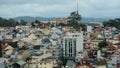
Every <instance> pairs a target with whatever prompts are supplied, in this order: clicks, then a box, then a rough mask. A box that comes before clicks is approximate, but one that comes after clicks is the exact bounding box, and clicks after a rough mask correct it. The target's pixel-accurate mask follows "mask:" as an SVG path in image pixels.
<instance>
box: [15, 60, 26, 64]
mask: <svg viewBox="0 0 120 68" xmlns="http://www.w3.org/2000/svg"><path fill="white" fill-rule="evenodd" d="M25 63H26V62H25V61H22V60H21V61H18V62H17V64H19V65H23V64H25Z"/></svg>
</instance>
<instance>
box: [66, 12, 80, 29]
mask: <svg viewBox="0 0 120 68" xmlns="http://www.w3.org/2000/svg"><path fill="white" fill-rule="evenodd" d="M68 18H69V19H70V20H69V24H68V25H69V26H72V27H73V28H75V29H76V30H79V27H80V23H79V22H80V20H81V19H82V17H81V15H80V14H79V13H78V12H72V13H71V14H70V16H69V17H68Z"/></svg>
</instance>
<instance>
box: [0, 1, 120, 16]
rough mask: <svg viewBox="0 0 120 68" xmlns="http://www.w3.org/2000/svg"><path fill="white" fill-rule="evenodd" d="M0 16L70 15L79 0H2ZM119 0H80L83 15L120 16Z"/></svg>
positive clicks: (80, 9)
mask: <svg viewBox="0 0 120 68" xmlns="http://www.w3.org/2000/svg"><path fill="white" fill-rule="evenodd" d="M0 1H1V2H0V8H1V10H0V17H5V18H10V17H18V16H34V17H37V16H42V17H68V16H69V14H70V13H71V12H73V11H76V10H77V0H52V1H50V0H30V1H28V0H0ZM119 2H120V1H119V0H78V3H79V5H78V6H79V8H78V11H79V13H80V14H81V15H82V17H97V18H102V17H103V18H105V17H113V18H114V17H120V15H119V13H120V4H119Z"/></svg>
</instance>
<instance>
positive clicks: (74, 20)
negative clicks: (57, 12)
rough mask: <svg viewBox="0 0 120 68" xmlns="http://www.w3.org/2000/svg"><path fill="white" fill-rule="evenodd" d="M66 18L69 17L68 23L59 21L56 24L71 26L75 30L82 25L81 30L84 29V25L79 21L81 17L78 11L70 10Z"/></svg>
mask: <svg viewBox="0 0 120 68" xmlns="http://www.w3.org/2000/svg"><path fill="white" fill-rule="evenodd" d="M68 18H69V19H70V20H69V21H68V22H69V23H68V24H64V23H59V24H58V26H71V27H73V28H75V29H76V30H77V31H78V30H79V29H80V27H82V29H83V30H86V25H85V24H82V23H80V20H81V19H82V17H81V15H80V14H79V13H78V12H72V13H71V14H70V16H69V17H68Z"/></svg>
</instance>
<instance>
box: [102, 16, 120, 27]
mask: <svg viewBox="0 0 120 68" xmlns="http://www.w3.org/2000/svg"><path fill="white" fill-rule="evenodd" d="M103 25H104V26H105V27H106V26H108V27H116V28H118V29H120V18H117V19H114V20H109V21H104V22H103Z"/></svg>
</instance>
